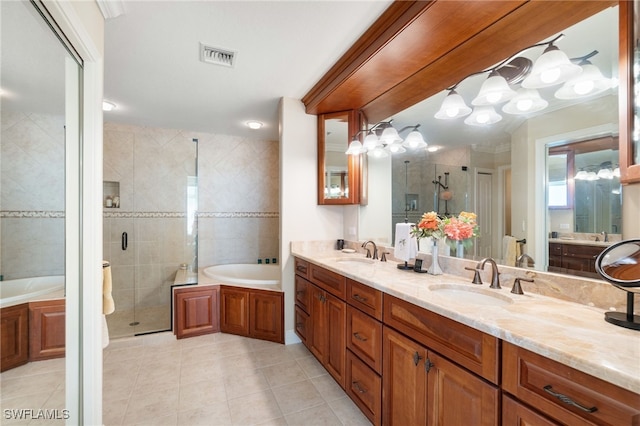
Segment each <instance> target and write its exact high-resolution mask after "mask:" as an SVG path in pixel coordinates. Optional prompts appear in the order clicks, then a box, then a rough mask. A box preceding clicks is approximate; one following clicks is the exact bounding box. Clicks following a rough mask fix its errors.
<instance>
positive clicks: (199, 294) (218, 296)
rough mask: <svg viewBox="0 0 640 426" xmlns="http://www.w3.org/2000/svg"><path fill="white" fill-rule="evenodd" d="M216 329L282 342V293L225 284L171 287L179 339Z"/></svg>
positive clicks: (213, 331) (216, 330) (175, 327)
mask: <svg viewBox="0 0 640 426" xmlns="http://www.w3.org/2000/svg"><path fill="white" fill-rule="evenodd" d="M219 331H221V332H223V333H230V334H237V335H240V336H246V337H252V338H254V339H261V340H270V341H273V342H278V343H284V293H282V292H280V291H271V290H260V289H253V288H251V289H250V288H243V287H237V286H226V285H203V286H198V285H196V286H185V287H182V288H176V289H175V290H174V334H175V335H176V337H177V338H178V339H183V338H186V337H193V336H199V335H202V334H210V333H216V332H219Z"/></svg>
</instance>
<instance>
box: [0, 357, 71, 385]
mask: <svg viewBox="0 0 640 426" xmlns="http://www.w3.org/2000/svg"><path fill="white" fill-rule="evenodd" d="M64 362H65V361H64V358H56V359H48V360H44V361H38V362H29V363H27V364H24V365H21V366H20V367H16V368H12V369H11V370H7V371H4V372H2V373H1V374H0V380H4V379H11V378H14V377H26V376H33V375H35V374H43V373H51V372H52V371H64V369H65V366H64Z"/></svg>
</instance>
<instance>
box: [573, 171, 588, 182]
mask: <svg viewBox="0 0 640 426" xmlns="http://www.w3.org/2000/svg"><path fill="white" fill-rule="evenodd" d="M573 179H574V180H587V172H586V171H584V170H580V171H579V172H578V173H576V175H575V176H574V178H573Z"/></svg>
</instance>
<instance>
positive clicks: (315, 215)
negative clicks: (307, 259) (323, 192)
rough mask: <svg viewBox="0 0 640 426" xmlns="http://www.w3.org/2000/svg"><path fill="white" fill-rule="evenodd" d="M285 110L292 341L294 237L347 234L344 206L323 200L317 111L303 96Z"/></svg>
mask: <svg viewBox="0 0 640 426" xmlns="http://www.w3.org/2000/svg"><path fill="white" fill-rule="evenodd" d="M279 114H280V233H281V237H280V238H281V240H280V243H281V245H280V259H281V262H280V264H281V268H282V289H283V290H284V292H285V303H284V312H285V332H286V339H287V343H291V342H294V341H296V336H295V334H294V332H293V329H294V311H293V309H294V308H293V306H294V303H295V286H294V259H293V257H292V256H291V241H304V240H332V239H337V238H342V237H343V208H342V207H341V206H319V205H317V194H316V188H317V146H316V144H317V136H316V135H317V117H316V116H315V115H308V114H306V113H305V111H304V105H303V104H302V102H300V101H299V100H296V99H290V98H282V99H280V104H279Z"/></svg>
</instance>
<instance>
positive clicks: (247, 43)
mask: <svg viewBox="0 0 640 426" xmlns="http://www.w3.org/2000/svg"><path fill="white" fill-rule="evenodd" d="M390 3H391V2H390V1H386V0H385V1H381V0H376V1H371V0H369V1H312V0H306V1H252V2H248V1H193V2H191V1H125V2H124V14H123V15H120V16H118V17H116V18H112V19H108V20H107V22H106V25H105V86H104V97H105V99H107V100H109V101H111V102H113V103H115V104H116V105H117V108H116V109H115V110H114V111H112V112H106V113H105V121H111V122H118V123H129V124H136V125H145V126H153V127H164V128H179V129H187V130H194V131H202V132H211V133H222V134H231V135H238V136H244V137H251V138H258V139H270V140H275V139H277V138H278V101H279V99H280V98H281V97H283V96H284V97H291V98H295V99H300V98H302V97H303V96H304V95H305V94H306V93H307V92H308V91H309V90H310V89H311V88H312V87H313V85H314V84H315V83H316V82H317V81H318V80H319V79H320V78H321V77H322V76H323V75H324V74H325V72H327V71H328V70H329V68H330V67H331V66H332V65H333V64H334V63H335V62H336V61H337V60H338V59H339V58H340V57H341V56H342V54H343V53H344V52H345V51H346V50H347V49H348V48H349V47H350V46H351V45H352V44H353V43H354V42H355V41H356V40H357V39H358V37H360V35H362V34H363V33H364V31H365V30H366V29H367V28H368V27H369V26H370V25H371V24H372V23H373V22H374V21H375V20H376V19H377V18H378V16H379V15H380V14H381V13H382V12H383V11H384V10H385V9H386V8H387V7H388V5H389V4H390ZM201 42H202V43H205V44H207V45H210V46H215V47H219V48H223V49H228V50H232V51H235V52H237V57H236V64H235V66H234V67H233V68H228V67H222V66H219V65H212V64H205V63H203V62H200V59H199V43H201ZM249 120H257V121H260V122H262V123H264V125H265V126H264V127H263V128H262V129H261V130H249V129H247V127H246V126H245V123H246V122H247V121H249Z"/></svg>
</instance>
